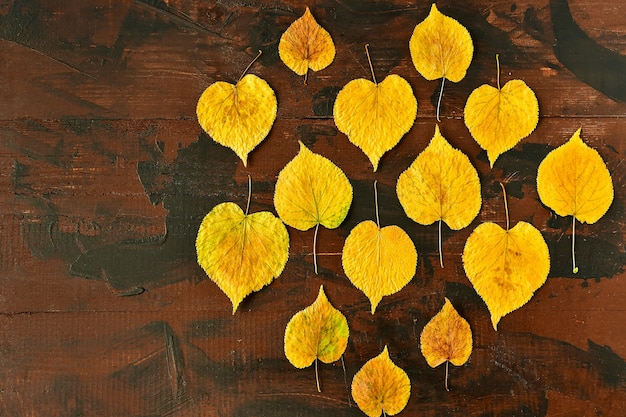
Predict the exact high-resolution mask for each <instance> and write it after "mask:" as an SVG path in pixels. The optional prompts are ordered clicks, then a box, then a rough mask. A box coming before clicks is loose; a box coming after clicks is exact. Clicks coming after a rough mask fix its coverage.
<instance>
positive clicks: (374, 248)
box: [341, 183, 417, 314]
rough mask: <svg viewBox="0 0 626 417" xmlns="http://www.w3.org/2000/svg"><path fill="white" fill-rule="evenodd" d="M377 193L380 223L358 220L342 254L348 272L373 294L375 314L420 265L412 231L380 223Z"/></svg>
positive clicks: (353, 279) (377, 220) (351, 279)
mask: <svg viewBox="0 0 626 417" xmlns="http://www.w3.org/2000/svg"><path fill="white" fill-rule="evenodd" d="M374 187H376V183H374ZM375 195H376V223H374V222H373V221H371V220H366V221H363V222H361V223H359V224H357V225H356V226H355V227H354V229H352V231H350V234H349V235H348V237H347V238H346V241H345V243H344V246H343V251H342V255H341V263H342V265H343V270H344V272H345V273H346V276H347V277H348V279H349V280H350V282H352V284H353V285H354V286H355V287H357V288H358V289H359V290H361V291H363V293H365V295H366V296H367V298H369V300H370V303H371V306H372V314H374V312H375V311H376V306H378V303H380V300H382V298H383V296H386V295H391V294H395V293H396V292H398V291H400V290H401V289H402V288H403V287H404V286H405V285H406V284H408V283H409V281H411V279H412V278H413V276H414V275H415V270H416V268H417V251H416V250H415V245H414V244H413V241H412V240H411V238H410V237H409V235H407V234H406V232H405V231H404V230H402V229H401V228H400V227H398V226H386V227H383V228H381V227H380V220H379V216H378V194H377V193H376V191H375Z"/></svg>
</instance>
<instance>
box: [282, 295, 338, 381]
mask: <svg viewBox="0 0 626 417" xmlns="http://www.w3.org/2000/svg"><path fill="white" fill-rule="evenodd" d="M348 334H349V329H348V321H347V320H346V317H345V316H344V315H343V314H341V312H340V311H339V310H337V309H336V308H335V307H333V306H332V304H331V303H330V302H329V301H328V298H327V297H326V294H324V287H323V286H320V291H319V294H318V296H317V299H316V300H315V302H314V303H313V304H311V305H310V306H308V307H307V308H305V309H304V310H302V311H299V312H297V313H296V314H295V315H294V316H293V317H292V318H291V320H289V323H288V324H287V329H286V330H285V356H287V359H288V360H289V362H291V364H292V365H293V366H295V367H296V368H300V369H302V368H306V367H308V366H311V364H312V363H313V362H315V379H316V381H317V391H318V392H320V391H321V390H320V383H319V376H318V372H317V360H318V359H319V360H321V361H322V362H324V363H332V362H335V361H337V360H338V359H339V358H340V357H341V355H343V353H344V352H345V350H346V346H347V345H348Z"/></svg>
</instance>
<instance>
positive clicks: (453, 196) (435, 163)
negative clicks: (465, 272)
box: [396, 126, 481, 267]
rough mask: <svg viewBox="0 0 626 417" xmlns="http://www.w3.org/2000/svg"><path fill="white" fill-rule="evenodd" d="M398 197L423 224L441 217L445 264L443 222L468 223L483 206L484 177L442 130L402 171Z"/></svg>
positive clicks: (457, 226) (455, 227)
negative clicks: (446, 137)
mask: <svg viewBox="0 0 626 417" xmlns="http://www.w3.org/2000/svg"><path fill="white" fill-rule="evenodd" d="M396 190H397V193H398V199H399V200H400V204H402V208H403V209H404V211H405V213H406V214H407V216H409V217H410V218H411V219H413V220H414V221H416V222H417V223H419V224H423V225H429V224H432V223H434V222H435V221H439V226H440V227H439V255H440V262H441V266H442V267H443V259H442V253H441V222H442V221H443V222H445V223H446V224H447V225H448V227H450V228H451V229H452V230H459V229H462V228H464V227H467V226H468V225H469V224H470V223H471V222H472V220H474V218H475V217H476V216H477V215H478V212H479V211H480V206H481V197H480V180H479V178H478V173H477V172H476V169H475V168H474V166H473V165H472V163H471V162H470V161H469V159H468V158H467V156H466V155H465V154H464V153H463V152H461V151H459V150H458V149H454V148H453V147H452V146H450V144H449V143H448V142H447V141H446V139H445V138H444V137H443V136H441V133H439V126H435V135H434V136H433V138H432V139H431V141H430V143H429V144H428V146H427V147H426V149H424V150H423V151H422V152H421V153H420V154H419V155H418V156H417V158H416V159H415V161H413V163H412V164H411V166H410V167H409V168H408V169H407V170H406V171H404V172H403V173H402V174H400V177H399V178H398V183H397V185H396Z"/></svg>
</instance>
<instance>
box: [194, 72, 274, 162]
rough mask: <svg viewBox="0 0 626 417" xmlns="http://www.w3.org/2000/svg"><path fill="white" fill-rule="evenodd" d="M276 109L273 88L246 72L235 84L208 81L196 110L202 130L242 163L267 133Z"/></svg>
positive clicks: (272, 122)
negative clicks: (209, 82)
mask: <svg viewBox="0 0 626 417" xmlns="http://www.w3.org/2000/svg"><path fill="white" fill-rule="evenodd" d="M276 109H277V102H276V96H275V95H274V90H272V88H271V87H270V86H269V85H268V84H267V82H265V80H263V79H261V78H259V77H257V76H256V75H253V74H248V75H246V76H245V77H243V78H242V79H240V80H239V82H237V84H235V85H232V84H230V83H227V82H224V81H218V82H216V83H213V84H211V85H210V86H209V87H208V88H207V89H206V90H204V92H203V93H202V95H201V96H200V99H199V100H198V106H197V108H196V113H197V116H198V122H200V126H202V129H204V131H205V132H207V133H208V134H209V135H210V136H211V137H212V138H213V140H215V141H216V142H217V143H219V144H221V145H224V146H226V147H229V148H230V149H232V150H233V151H235V153H236V154H237V156H239V158H241V160H242V161H243V164H244V165H246V164H247V160H248V154H249V153H250V152H251V151H252V150H253V149H254V148H255V147H256V146H257V145H258V144H259V143H261V141H263V139H265V137H266V136H267V135H268V133H269V132H270V129H271V128H272V125H273V124H274V120H275V119H276Z"/></svg>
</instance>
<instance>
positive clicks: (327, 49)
mask: <svg viewBox="0 0 626 417" xmlns="http://www.w3.org/2000/svg"><path fill="white" fill-rule="evenodd" d="M278 54H279V55H280V59H281V60H282V61H283V62H284V63H285V65H287V66H288V67H289V68H290V69H291V70H292V71H293V72H295V73H296V74H298V75H305V74H306V73H307V72H308V70H309V68H310V69H312V70H313V71H319V70H322V69H324V68H326V67H327V66H329V65H330V64H331V62H333V59H335V45H334V44H333V40H332V38H331V37H330V34H329V33H328V32H327V31H326V30H325V29H324V28H323V27H321V26H320V25H319V24H318V23H317V22H316V21H315V18H314V17H313V15H312V14H311V11H310V10H309V8H308V7H307V8H306V11H305V12H304V15H303V16H302V17H300V18H299V19H297V20H296V21H295V22H293V23H292V24H291V25H290V26H289V27H288V28H287V30H286V31H285V33H283V35H282V36H281V37H280V42H279V43H278Z"/></svg>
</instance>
